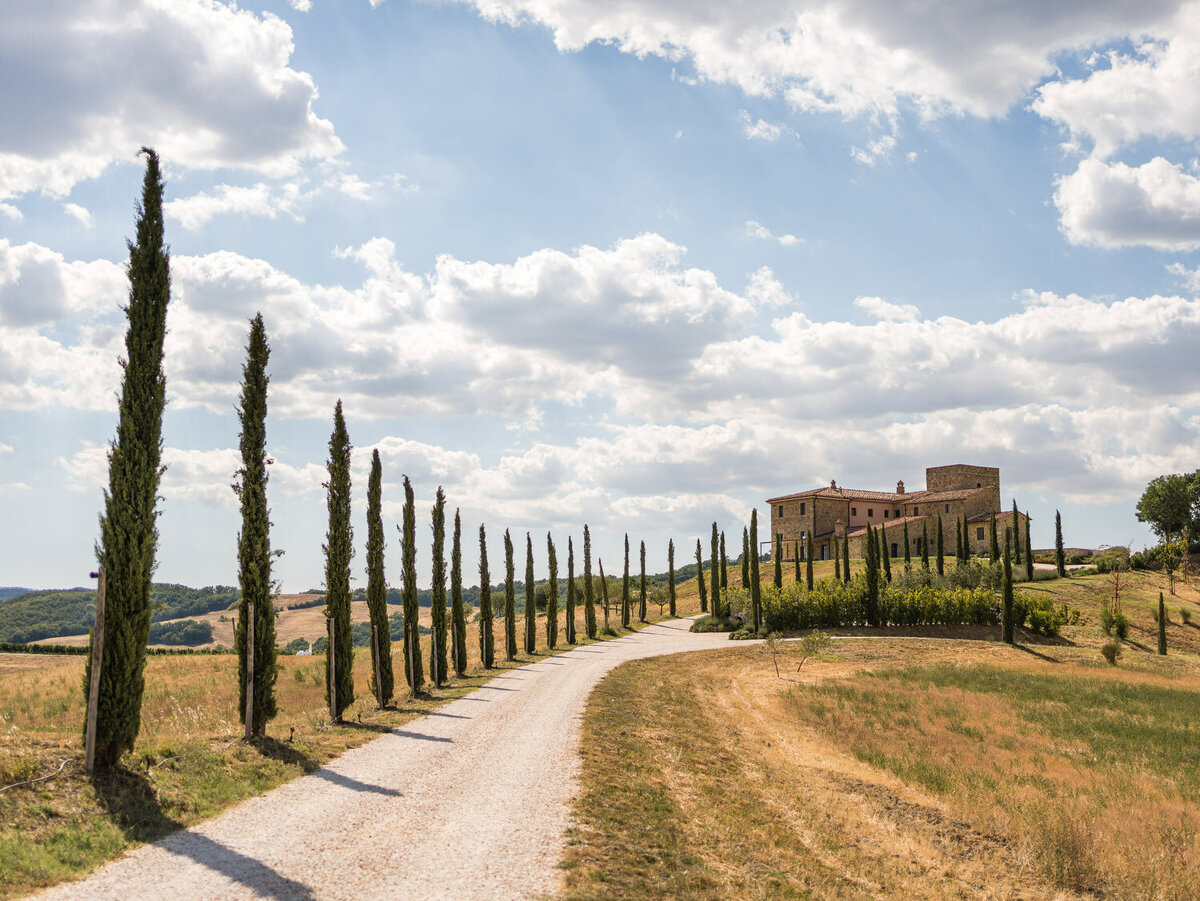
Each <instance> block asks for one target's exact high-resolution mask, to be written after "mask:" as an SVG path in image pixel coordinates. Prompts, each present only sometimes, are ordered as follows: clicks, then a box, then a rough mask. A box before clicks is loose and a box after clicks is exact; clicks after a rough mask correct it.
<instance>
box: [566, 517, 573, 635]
mask: <svg viewBox="0 0 1200 901" xmlns="http://www.w3.org/2000/svg"><path fill="white" fill-rule="evenodd" d="M567 644H575V545H574V544H573V543H572V541H571V537H570V536H569V535H568V536H567Z"/></svg>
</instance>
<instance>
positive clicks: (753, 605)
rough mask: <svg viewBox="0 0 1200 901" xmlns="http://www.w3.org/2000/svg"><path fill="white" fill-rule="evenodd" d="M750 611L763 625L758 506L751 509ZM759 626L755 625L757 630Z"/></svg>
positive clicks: (757, 621) (758, 622)
mask: <svg viewBox="0 0 1200 901" xmlns="http://www.w3.org/2000/svg"><path fill="white" fill-rule="evenodd" d="M750 611H751V614H752V616H753V619H754V622H755V623H757V624H758V625H762V581H761V580H760V579H759V577H758V508H757V507H755V508H754V509H753V510H751V511H750ZM757 628H758V626H755V630H756V631H757Z"/></svg>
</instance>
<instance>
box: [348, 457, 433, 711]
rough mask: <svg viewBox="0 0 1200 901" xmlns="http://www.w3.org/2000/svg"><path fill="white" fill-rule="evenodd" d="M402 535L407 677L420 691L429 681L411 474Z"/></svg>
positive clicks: (406, 490)
mask: <svg viewBox="0 0 1200 901" xmlns="http://www.w3.org/2000/svg"><path fill="white" fill-rule="evenodd" d="M400 535H401V542H400V544H401V552H400V557H401V561H402V563H403V567H402V569H401V572H400V576H401V579H402V580H403V585H404V587H403V589H402V591H401V594H402V597H403V598H404V677H405V679H407V680H408V684H409V685H410V686H411V687H412V690H413V693H414V694H416V693H417V692H418V691H420V690H421V688H422V687H423V686H424V685H425V666H424V664H423V663H422V662H421V629H420V625H419V620H420V616H421V604H420V601H419V600H418V597H417V505H416V503H415V502H414V501H413V489H412V482H410V481H409V480H408V476H405V477H404V529H403V531H402V532H401V533H400ZM347 609H349V608H347ZM410 670H411V672H410Z"/></svg>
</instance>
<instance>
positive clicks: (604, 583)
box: [597, 558, 609, 629]
mask: <svg viewBox="0 0 1200 901" xmlns="http://www.w3.org/2000/svg"><path fill="white" fill-rule="evenodd" d="M597 563H599V565H600V591H601V592H603V594H604V628H606V629H607V628H608V627H609V626H608V579H606V578H604V561H603V560H600V559H599V558H597Z"/></svg>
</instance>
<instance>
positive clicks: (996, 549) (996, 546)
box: [988, 510, 1000, 563]
mask: <svg viewBox="0 0 1200 901" xmlns="http://www.w3.org/2000/svg"><path fill="white" fill-rule="evenodd" d="M991 532H992V534H991V546H990V547H989V548H988V556H989V557H991V562H992V563H995V562H996V561H997V560H999V559H1000V542H999V541H997V539H996V512H995V511H994V510H993V511H992V525H991Z"/></svg>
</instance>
